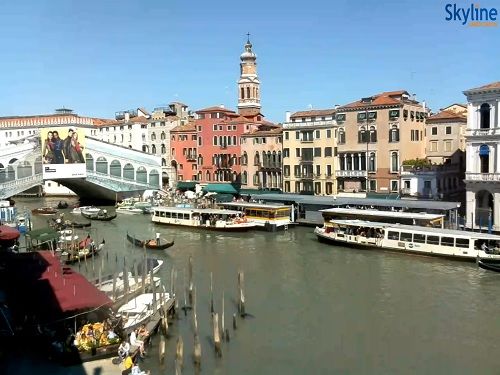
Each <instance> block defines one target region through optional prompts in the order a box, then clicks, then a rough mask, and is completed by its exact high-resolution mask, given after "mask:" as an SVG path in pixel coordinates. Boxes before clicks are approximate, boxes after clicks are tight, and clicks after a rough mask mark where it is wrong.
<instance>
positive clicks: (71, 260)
mask: <svg viewBox="0 0 500 375" xmlns="http://www.w3.org/2000/svg"><path fill="white" fill-rule="evenodd" d="M104 244H105V241H104V240H102V242H101V243H100V244H99V246H94V248H93V249H92V248H90V249H89V248H85V249H80V250H78V253H77V254H72V253H71V252H68V253H67V254H65V253H63V254H61V256H62V257H67V258H66V260H65V261H64V263H65V264H75V263H78V262H81V261H84V260H85V259H86V258H92V257H93V256H96V255H98V254H99V252H100V251H101V250H102V249H103V248H104ZM63 259H64V258H63Z"/></svg>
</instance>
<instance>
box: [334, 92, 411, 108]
mask: <svg viewBox="0 0 500 375" xmlns="http://www.w3.org/2000/svg"><path fill="white" fill-rule="evenodd" d="M402 95H407V96H408V98H407V99H402V98H401V96H402ZM409 96H410V95H409V94H408V92H407V91H405V90H398V91H385V92H382V93H380V94H376V95H373V96H371V98H372V101H371V102H365V101H363V100H362V99H360V100H357V101H355V102H352V103H349V104H346V105H343V106H341V107H339V108H337V112H340V111H342V110H348V109H355V108H365V107H377V106H397V105H400V104H401V103H413V104H417V103H418V102H416V101H414V100H411V99H410V98H409Z"/></svg>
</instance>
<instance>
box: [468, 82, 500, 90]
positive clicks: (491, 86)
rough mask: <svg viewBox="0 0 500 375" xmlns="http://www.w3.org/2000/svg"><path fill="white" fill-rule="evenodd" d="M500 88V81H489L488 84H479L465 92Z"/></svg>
mask: <svg viewBox="0 0 500 375" xmlns="http://www.w3.org/2000/svg"><path fill="white" fill-rule="evenodd" d="M499 89H500V81H498V82H492V83H488V84H487V85H484V86H479V87H475V88H472V89H469V90H466V91H464V92H469V91H487V90H499Z"/></svg>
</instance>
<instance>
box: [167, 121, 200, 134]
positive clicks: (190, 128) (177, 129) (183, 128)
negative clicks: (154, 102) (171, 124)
mask: <svg viewBox="0 0 500 375" xmlns="http://www.w3.org/2000/svg"><path fill="white" fill-rule="evenodd" d="M192 131H196V124H195V123H194V122H190V123H188V124H185V125H178V126H176V127H175V128H173V129H171V130H170V132H192Z"/></svg>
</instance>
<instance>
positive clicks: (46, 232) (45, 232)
mask: <svg viewBox="0 0 500 375" xmlns="http://www.w3.org/2000/svg"><path fill="white" fill-rule="evenodd" d="M26 236H29V238H31V239H32V240H35V241H40V242H46V241H50V240H54V239H58V238H59V233H57V231H56V230H54V229H51V228H41V229H34V230H31V231H29V232H28V233H26Z"/></svg>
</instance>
